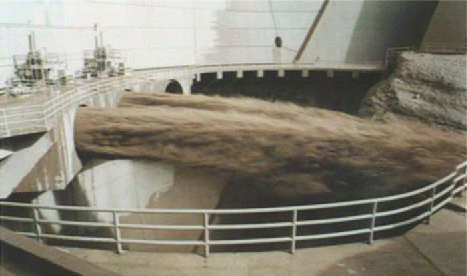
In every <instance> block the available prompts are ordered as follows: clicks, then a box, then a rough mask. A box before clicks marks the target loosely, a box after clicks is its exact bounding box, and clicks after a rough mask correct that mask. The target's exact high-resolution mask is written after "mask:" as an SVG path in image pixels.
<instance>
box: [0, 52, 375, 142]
mask: <svg viewBox="0 0 467 276" xmlns="http://www.w3.org/2000/svg"><path fill="white" fill-rule="evenodd" d="M327 69H329V70H350V71H352V70H363V71H366V70H370V71H371V70H382V69H383V63H382V62H379V61H356V62H342V61H319V62H315V63H310V64H274V63H271V64H266V63H263V64H226V65H202V66H176V67H162V68H152V69H145V70H140V71H135V72H131V74H129V75H127V76H122V77H113V78H102V79H95V80H94V81H93V82H83V83H78V84H77V85H76V86H75V87H71V88H65V87H53V86H39V87H34V88H30V89H32V90H31V94H44V95H50V94H57V95H55V96H51V97H48V98H47V99H45V100H44V99H41V100H38V101H37V102H34V103H31V102H28V103H22V104H21V103H19V104H18V106H9V107H4V108H0V138H1V137H9V136H14V135H21V134H27V133H33V132H39V131H46V130H49V129H50V127H52V126H53V123H52V122H49V119H50V118H51V117H53V116H54V115H55V114H56V113H57V112H59V111H61V110H64V108H66V107H68V106H72V105H74V106H76V105H79V104H81V103H84V102H85V101H87V100H89V99H91V98H92V97H93V96H95V95H97V94H103V93H116V94H118V93H120V92H122V91H123V90H124V89H125V88H128V87H130V86H132V85H133V84H134V83H136V82H138V81H140V82H144V81H148V80H152V79H170V78H173V77H174V76H179V75H186V76H191V77H193V79H194V78H195V77H194V76H195V75H196V74H202V73H216V72H223V71H249V70H258V71H263V72H264V71H268V70H327ZM60 89H62V90H65V91H61V92H59V90H60Z"/></svg>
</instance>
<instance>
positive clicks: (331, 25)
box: [298, 0, 437, 63]
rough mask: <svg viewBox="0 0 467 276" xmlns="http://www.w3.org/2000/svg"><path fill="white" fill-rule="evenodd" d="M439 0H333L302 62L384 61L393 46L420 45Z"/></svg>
mask: <svg viewBox="0 0 467 276" xmlns="http://www.w3.org/2000/svg"><path fill="white" fill-rule="evenodd" d="M436 5H437V2H436V1H373V0H357V1H332V0H331V1H330V2H329V4H328V5H327V7H326V10H325V11H324V14H323V17H322V18H321V20H320V22H319V23H318V25H317V27H316V30H315V32H314V34H313V36H312V37H311V39H310V40H309V41H308V44H307V47H306V48H305V50H304V52H303V54H302V57H301V58H300V59H299V61H298V62H300V63H310V62H315V61H317V60H320V61H323V60H333V61H345V62H366V61H381V60H383V58H384V55H385V53H386V49H387V48H390V47H403V46H415V47H418V46H419V45H420V43H421V40H422V38H423V34H424V32H425V29H426V28H427V26H428V23H429V21H430V19H431V16H432V14H433V12H434V10H435V8H436Z"/></svg>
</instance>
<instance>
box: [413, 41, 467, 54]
mask: <svg viewBox="0 0 467 276" xmlns="http://www.w3.org/2000/svg"><path fill="white" fill-rule="evenodd" d="M420 51H422V52H428V53H445V54H465V53H466V52H467V46H466V45H462V46H453V45H449V44H446V43H430V44H426V45H423V47H421V49H420Z"/></svg>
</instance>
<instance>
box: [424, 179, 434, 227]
mask: <svg viewBox="0 0 467 276" xmlns="http://www.w3.org/2000/svg"><path fill="white" fill-rule="evenodd" d="M435 195H436V186H435V187H433V190H431V200H430V212H429V213H428V217H426V224H430V217H431V215H432V212H433V206H434V205H435Z"/></svg>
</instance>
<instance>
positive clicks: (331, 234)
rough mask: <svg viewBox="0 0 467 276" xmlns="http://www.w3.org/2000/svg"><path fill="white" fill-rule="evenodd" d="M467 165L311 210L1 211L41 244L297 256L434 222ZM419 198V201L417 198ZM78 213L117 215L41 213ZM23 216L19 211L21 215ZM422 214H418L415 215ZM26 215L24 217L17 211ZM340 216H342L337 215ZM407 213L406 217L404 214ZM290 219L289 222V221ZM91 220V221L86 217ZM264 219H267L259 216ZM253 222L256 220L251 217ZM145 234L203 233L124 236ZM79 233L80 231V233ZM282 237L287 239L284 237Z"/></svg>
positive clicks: (461, 184) (461, 183)
mask: <svg viewBox="0 0 467 276" xmlns="http://www.w3.org/2000/svg"><path fill="white" fill-rule="evenodd" d="M466 170H467V161H466V162H464V163H462V164H460V165H459V166H457V167H456V170H455V171H454V172H452V173H450V174H449V175H447V176H446V177H443V178H442V179H440V180H438V181H436V182H434V183H432V184H430V185H427V186H425V187H422V188H419V189H416V190H413V191H410V192H406V193H402V194H397V195H391V196H386V197H378V198H369V199H362V200H353V201H345V202H333V203H323V204H313V205H306V206H285V207H270V208H245V209H125V208H114V209H111V208H94V207H87V206H50V205H40V204H29V203H17V202H7V201H3V202H0V208H2V209H4V211H6V209H7V208H22V209H23V211H24V210H27V211H28V212H27V213H29V214H30V217H19V216H14V215H10V216H8V215H5V212H2V215H1V216H0V221H3V222H14V223H23V224H29V225H30V226H31V227H30V229H31V230H30V231H24V229H23V230H20V231H19V233H21V234H23V235H26V236H29V237H35V238H37V239H39V240H43V239H54V240H62V241H79V242H88V243H93V242H94V243H101V242H103V243H111V244H115V245H116V248H117V252H119V253H121V252H123V251H124V250H123V246H124V245H130V244H139V245H165V246H203V247H204V254H205V256H208V255H209V252H210V247H212V246H227V245H250V244H271V243H290V251H291V252H292V253H293V252H295V250H296V248H297V242H304V241H315V240H322V239H330V238H338V237H350V236H356V235H368V237H367V238H366V240H367V241H368V242H369V243H372V242H373V240H374V235H375V233H377V232H381V231H387V230H391V229H395V228H398V227H403V226H407V225H411V224H413V223H417V222H420V221H422V220H424V219H426V220H427V222H429V218H430V216H431V215H432V214H433V213H435V212H437V211H438V210H439V209H441V208H442V207H443V206H445V205H446V204H447V203H448V202H449V201H450V200H451V199H452V198H453V197H454V196H455V195H456V194H457V193H459V192H462V191H463V190H465V189H466V187H467V183H466V179H467V174H466ZM413 197H416V198H413ZM408 198H413V200H411V201H410V202H409V203H404V204H402V205H401V206H400V204H395V207H393V208H392V209H390V210H387V209H384V210H381V209H380V207H381V205H382V204H385V203H397V202H398V201H399V200H406V199H408ZM358 206H360V207H362V206H366V207H368V208H367V210H366V211H364V212H363V213H358V212H357V213H356V214H346V215H343V216H339V215H338V214H339V212H335V213H332V214H330V215H329V216H326V217H324V218H323V217H320V218H313V217H311V218H310V217H308V215H310V213H309V212H310V211H319V212H320V213H321V212H324V211H325V210H329V209H335V208H342V207H344V208H347V209H348V208H351V207H358ZM50 210H57V211H68V212H70V211H73V212H78V213H81V214H90V213H92V214H97V213H107V214H111V215H112V219H111V220H109V221H96V220H93V221H82V220H76V221H75V220H61V219H44V218H43V217H41V215H40V213H41V212H42V211H50ZM17 211H18V210H17ZM414 211H416V212H414ZM13 213H14V214H17V213H24V212H13ZM130 214H139V215H158V216H160V215H197V216H200V219H199V221H198V223H196V224H187V225H180V224H173V225H172V224H155V223H152V224H148V223H129V222H125V221H122V218H121V216H122V215H130ZM254 214H262V215H268V214H269V215H271V214H274V215H277V214H282V216H280V217H281V218H280V219H279V221H260V222H250V221H247V222H248V223H243V222H242V223H220V222H219V223H214V222H213V221H212V220H211V218H213V216H222V215H247V216H248V215H254ZM336 214H337V215H336ZM402 214H405V215H402ZM397 215H401V217H399V218H397V219H396V220H390V221H388V222H386V223H381V221H379V220H381V219H383V218H386V217H391V216H397ZM284 216H285V217H284ZM83 217H89V216H83ZM257 217H261V216H257ZM250 218H251V216H250ZM350 222H353V223H355V222H361V223H360V224H357V225H358V227H357V228H345V227H344V229H342V228H335V229H334V231H326V232H322V231H315V232H313V231H312V230H309V229H307V228H309V227H320V226H328V225H331V224H341V223H350ZM45 225H62V226H73V227H85V228H86V229H87V228H106V229H108V230H111V231H113V232H112V233H113V234H112V235H111V237H95V236H86V235H70V234H63V233H60V232H59V233H45V232H44V231H43V230H42V229H44V228H45V227H44V226H45ZM126 229H130V230H145V231H151V230H154V231H196V233H197V234H201V237H202V238H199V239H167V238H166V239H163V238H152V239H148V238H144V235H140V236H136V237H130V236H127V235H126V234H125V233H122V231H125V230H126ZM272 229H283V230H284V229H285V230H284V231H285V232H284V231H282V232H280V233H278V234H277V235H275V236H271V237H269V236H267V235H266V236H265V237H264V236H263V237H248V236H247V237H244V236H243V237H242V236H240V238H236V239H231V238H230V239H223V238H221V239H216V238H212V234H213V233H215V232H216V231H244V230H245V231H246V230H248V231H250V230H260V231H262V232H261V233H267V231H268V230H272ZM78 232H79V231H78ZM281 233H282V234H281Z"/></svg>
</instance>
